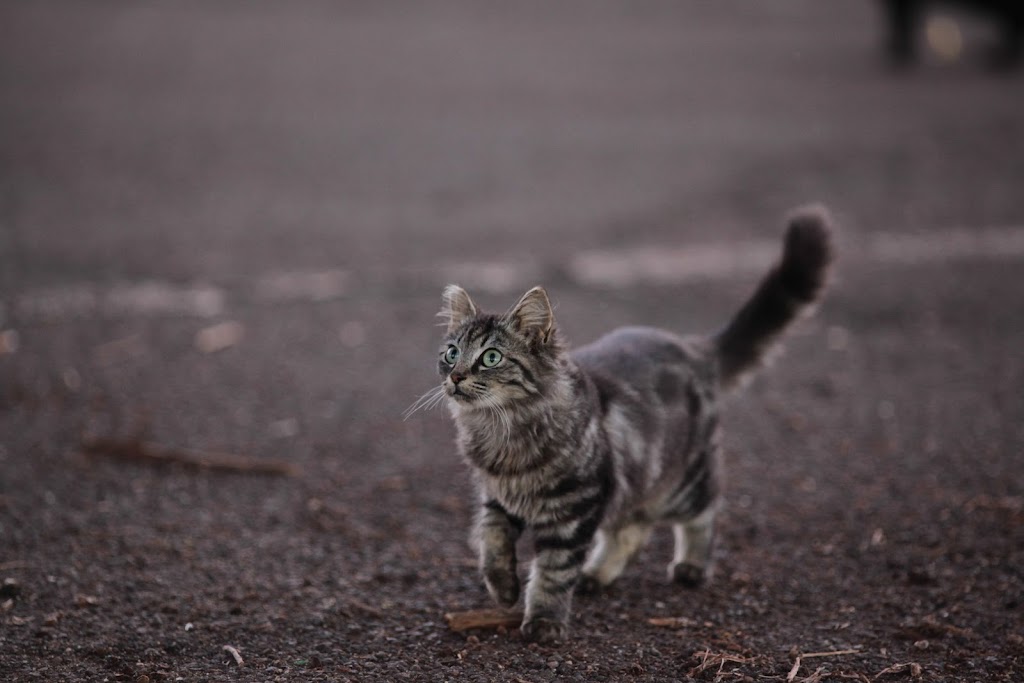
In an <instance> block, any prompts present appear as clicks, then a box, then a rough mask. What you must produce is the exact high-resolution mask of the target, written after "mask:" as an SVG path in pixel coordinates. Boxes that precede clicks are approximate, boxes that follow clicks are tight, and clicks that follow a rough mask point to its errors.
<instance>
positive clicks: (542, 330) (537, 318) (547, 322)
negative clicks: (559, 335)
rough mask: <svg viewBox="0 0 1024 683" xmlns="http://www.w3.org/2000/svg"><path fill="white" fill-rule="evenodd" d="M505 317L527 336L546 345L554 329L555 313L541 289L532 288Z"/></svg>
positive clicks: (545, 293)
mask: <svg viewBox="0 0 1024 683" xmlns="http://www.w3.org/2000/svg"><path fill="white" fill-rule="evenodd" d="M505 317H506V318H507V319H508V320H510V321H511V322H512V325H513V326H514V327H515V328H516V329H517V330H519V331H520V332H522V333H523V334H525V335H527V336H534V337H536V338H537V339H539V340H540V341H541V342H542V343H544V344H546V343H547V342H548V341H549V340H550V339H551V333H552V332H553V331H554V329H555V312H554V311H553V310H551V302H550V301H549V300H548V294H547V292H545V291H544V288H543V287H534V288H533V289H531V290H530V291H529V292H527V293H526V294H524V295H523V298H522V299H520V300H519V303H517V304H516V305H515V306H513V307H512V310H511V311H509V312H508V313H507V314H506V315H505Z"/></svg>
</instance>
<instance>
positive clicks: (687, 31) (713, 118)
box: [0, 0, 1024, 291]
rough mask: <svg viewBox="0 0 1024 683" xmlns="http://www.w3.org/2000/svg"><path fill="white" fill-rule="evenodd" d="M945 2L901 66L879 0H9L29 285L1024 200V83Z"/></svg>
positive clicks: (11, 235)
mask: <svg viewBox="0 0 1024 683" xmlns="http://www.w3.org/2000/svg"><path fill="white" fill-rule="evenodd" d="M943 16H945V17H946V18H945V19H944V21H945V23H941V24H940V26H939V28H938V29H936V28H935V23H934V20H931V21H927V22H926V21H922V22H921V25H920V26H919V27H918V33H919V43H920V50H919V64H918V66H917V68H916V69H913V70H907V71H905V72H897V73H889V72H888V70H887V68H886V61H885V49H884V47H885V44H886V41H887V40H888V38H887V35H888V31H889V30H888V28H887V27H886V22H885V21H884V14H883V12H882V10H881V6H880V5H879V4H876V3H871V2H841V3H827V4H825V3H819V2H813V1H807V2H788V3H784V4H782V5H777V4H773V5H769V6H763V7H762V6H743V7H742V9H740V8H738V7H737V6H735V5H733V4H732V3H725V4H722V3H715V4H714V5H713V6H705V5H704V4H702V3H686V2H675V1H671V2H669V1H665V2H661V1H653V2H643V3H615V2H611V3H609V2H591V1H587V2H567V3H559V4H558V6H556V7H548V6H547V5H546V4H543V3H530V2H528V3H525V4H521V3H516V4H515V5H508V4H507V3H496V2H483V3H475V2H474V3H463V2H440V3H431V5H430V6H422V7H421V6H418V5H412V6H410V5H408V3H392V2H376V3H362V2H352V3H329V2H323V3H318V2H306V3H298V4H295V3H288V4H282V3H274V2H268V3H264V2H226V3H217V4H215V5H210V4H209V3H198V2H184V3H173V4H159V3H122V2H101V3H88V4H83V3H75V2H54V1H51V0H44V1H41V2H24V1H18V0H15V1H12V2H9V3H4V6H3V8H2V9H0V32H2V33H0V98H2V107H0V117H2V118H0V164H2V166H0V178H2V183H3V185H2V196H0V201H2V204H0V220H2V227H3V232H4V238H3V242H2V246H0V249H2V252H0V253H2V258H3V273H4V274H3V279H2V283H0V286H2V287H3V288H4V289H5V290H7V291H10V290H13V289H18V288H22V287H30V286H31V287H37V286H46V285H50V284H53V283H55V282H65V281H69V280H84V281H96V280H99V281H107V280H113V279H127V280H135V279H139V278H149V277H154V278H161V279H170V280H175V281H183V280H186V281H187V280H193V279H205V280H210V281H214V282H227V281H234V280H236V279H243V280H244V279H245V278H252V277H256V276H261V275H265V274H267V273H268V272H270V271H289V270H295V269H323V268H334V267H344V268H354V269H374V268H383V269H394V268H409V267H417V266H423V265H426V266H430V265H434V264H437V263H438V260H439V259H453V260H459V261H462V260H474V259H486V260H505V259H518V258H523V257H529V256H530V255H533V254H537V253H538V252H540V251H543V252H544V253H545V254H546V255H547V256H549V257H550V258H553V259H556V260H557V259H558V258H560V257H564V256H565V255H566V254H569V253H572V252H573V250H575V249H578V248H579V247H581V246H582V245H587V246H599V245H621V244H635V243H656V244H660V243H664V242H672V243H686V242H689V241H693V240H701V241H703V240H713V239H721V240H728V239H734V238H737V237H744V236H751V235H760V234H762V233H763V232H764V231H765V230H766V229H769V230H774V225H775V223H773V221H775V220H777V217H778V216H779V215H780V213H781V212H783V211H785V210H786V209H788V208H789V207H790V206H792V205H794V204H796V203H800V202H804V201H807V200H808V199H819V200H823V201H826V202H827V203H829V204H830V205H831V206H832V207H833V208H834V210H835V211H837V212H838V213H839V214H840V215H842V216H843V218H844V224H845V226H846V229H847V230H849V231H853V232H859V231H873V230H880V229H883V228H884V229H887V230H893V229H895V230H903V229H921V230H923V229H934V228H938V227H948V226H965V225H966V226H973V225H992V224H1004V223H1007V222H1013V221H1017V220H1019V219H1020V203H1019V201H1018V194H1019V192H1018V187H1019V179H1020V178H1021V177H1022V171H1024V169H1022V164H1024V161H1022V155H1021V154H1020V150H1021V149H1022V148H1024V142H1022V140H1024V130H1022V129H1024V120H1022V117H1021V116H1020V114H1021V94H1020V93H1021V84H1020V78H1019V75H1013V74H1012V73H1011V74H1009V75H1007V74H1003V75H1002V76H999V75H992V74H991V73H990V72H989V71H988V69H987V67H986V64H985V54H986V51H988V50H990V49H992V48H993V47H994V46H995V45H996V44H997V43H998V40H999V33H998V28H997V25H996V23H995V22H993V21H990V20H989V19H988V18H987V17H985V16H982V15H980V14H969V13H966V14H965V13H961V14H959V15H950V14H949V13H948V12H947V13H946V14H945V15H943ZM949 17H953V18H955V19H956V20H955V21H951V20H950V18H949ZM941 21H943V19H942V18H941V17H940V22H941ZM961 27H962V28H961ZM951 31H952V32H953V33H952V34H951ZM933 34H934V35H937V36H939V38H936V39H934V40H931V39H930V37H931V36H932V35H933ZM951 36H952V37H951ZM936 41H938V42H936ZM958 41H959V42H958ZM933 43H934V44H935V45H938V46H939V47H938V48H935V47H933V46H932V44H933Z"/></svg>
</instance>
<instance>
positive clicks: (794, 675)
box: [786, 657, 800, 683]
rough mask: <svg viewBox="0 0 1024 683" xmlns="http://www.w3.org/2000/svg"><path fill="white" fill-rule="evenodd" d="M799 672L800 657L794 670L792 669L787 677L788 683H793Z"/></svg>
mask: <svg viewBox="0 0 1024 683" xmlns="http://www.w3.org/2000/svg"><path fill="white" fill-rule="evenodd" d="M798 671H800V657H797V658H796V661H795V662H793V668H792V669H790V670H789V673H788V674H787V675H786V683H793V679H794V678H796V674H797V672H798Z"/></svg>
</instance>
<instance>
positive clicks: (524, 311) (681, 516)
mask: <svg viewBox="0 0 1024 683" xmlns="http://www.w3.org/2000/svg"><path fill="white" fill-rule="evenodd" d="M832 256H833V249H832V241H831V228H830V219H829V216H828V214H827V212H826V211H825V210H824V209H823V208H821V207H806V208H803V209H801V210H798V211H796V212H794V213H793V214H792V215H791V217H790V218H789V221H788V229H787V232H786V236H785V240H784V247H783V253H782V258H781V260H780V261H779V263H778V264H777V265H776V266H775V267H774V268H772V270H771V271H770V272H769V273H768V274H767V276H766V277H765V278H764V279H763V281H762V282H761V284H760V286H759V287H758V289H757V290H756V291H755V293H754V294H753V296H752V297H751V298H750V300H749V301H748V302H747V303H746V304H745V305H744V306H743V307H742V308H741V309H740V310H739V312H738V313H737V314H736V315H735V317H734V318H733V319H732V322H730V323H729V324H728V325H727V326H726V327H725V328H724V329H723V330H722V331H721V332H719V333H717V334H713V335H708V336H692V337H679V336H676V335H675V334H673V333H671V332H667V331H663V330H659V329H654V328H648V327H625V328H620V329H617V330H615V331H613V332H611V333H610V334H607V335H605V336H603V337H601V338H599V339H598V340H597V341H595V342H593V343H591V344H589V345H587V346H583V347H581V348H578V349H576V350H575V351H572V352H570V351H569V350H568V349H567V348H566V345H565V344H564V343H563V341H562V339H561V337H560V335H559V331H558V328H557V326H556V324H555V318H554V313H553V311H552V307H551V303H550V301H549V299H548V296H547V294H546V292H545V290H544V289H543V288H541V287H534V288H533V289H531V290H529V291H528V292H526V294H524V295H523V297H522V298H521V299H520V300H519V302H518V303H517V304H516V305H515V306H513V307H512V308H511V309H510V310H509V311H508V312H506V313H504V314H500V315H499V314H491V313H484V312H481V311H480V309H479V308H477V306H476V304H475V303H474V302H473V300H472V299H471V298H470V296H469V294H467V293H466V291H465V290H463V289H462V288H461V287H458V286H457V285H449V286H448V287H447V288H446V289H445V290H444V294H443V306H442V309H441V312H440V313H439V315H440V316H441V317H443V319H444V323H443V325H444V326H445V328H446V331H445V335H444V340H443V342H442V344H441V347H440V357H439V358H438V364H437V368H438V372H439V374H440V376H441V378H442V384H441V386H440V387H436V388H435V389H434V390H433V391H432V392H429V393H428V394H427V395H425V396H424V399H422V400H421V401H420V402H419V403H418V404H414V406H413V408H412V409H413V410H415V409H416V408H417V407H418V406H419V405H423V404H431V403H433V404H436V403H438V402H440V401H442V400H447V403H448V406H449V409H450V412H451V415H452V417H453V419H454V421H455V425H456V429H457V443H458V449H459V451H460V452H461V455H462V456H463V457H464V458H465V460H467V461H468V463H469V464H470V465H471V466H472V468H471V470H472V472H473V474H474V478H475V481H476V484H477V488H478V491H479V503H480V504H479V508H478V514H477V519H476V524H475V530H474V539H475V543H476V546H477V548H478V550H479V562H480V569H481V573H482V574H483V580H484V584H485V586H486V588H487V591H488V592H489V593H490V595H491V596H492V597H493V598H494V600H496V601H497V602H498V603H500V604H501V605H505V606H512V605H514V604H516V603H517V602H518V600H519V597H520V580H519V577H518V575H517V573H516V567H517V558H516V542H517V540H518V539H519V537H520V535H522V534H523V532H524V531H525V530H527V529H529V530H530V531H531V532H532V535H533V544H534V550H535V557H534V559H533V562H532V567H531V569H530V574H529V580H528V582H527V584H526V594H525V610H524V617H523V620H522V624H521V626H520V630H521V632H522V635H523V636H524V637H525V638H526V639H527V640H533V641H557V640H561V639H563V638H565V637H566V635H567V628H568V621H569V614H570V607H571V601H572V597H573V593H574V590H575V589H576V588H577V585H581V586H582V588H583V589H590V590H594V589H596V588H600V587H603V586H607V585H608V584H610V583H611V582H613V581H614V580H615V579H616V578H617V577H618V576H619V575H620V574H621V573H622V571H623V569H624V568H625V566H626V563H627V561H628V560H629V559H630V558H631V557H632V556H633V555H634V554H635V553H636V552H637V550H639V549H640V548H641V547H642V546H643V545H644V543H645V542H646V541H647V539H648V537H649V536H650V534H651V530H652V528H653V527H654V526H655V524H658V523H668V524H670V525H671V526H672V530H673V534H674V537H675V550H674V554H673V559H672V562H671V563H670V564H669V567H668V573H669V578H670V579H671V580H674V581H676V582H679V583H681V584H684V585H687V586H696V585H699V584H700V583H702V582H703V581H704V580H705V579H706V578H707V577H708V574H709V570H710V562H711V548H712V542H713V537H714V521H715V513H716V510H717V508H718V499H719V492H720V483H719V469H720V466H719V398H720V396H721V395H722V394H723V393H725V392H726V391H728V390H729V389H731V388H734V387H737V386H738V385H740V384H741V383H742V382H743V380H744V378H745V377H746V376H747V375H748V374H750V373H751V372H752V371H753V370H755V369H756V368H757V367H758V366H759V365H760V364H761V362H762V361H763V360H764V358H765V356H766V353H767V352H768V351H769V350H770V348H771V347H772V346H773V345H774V342H776V341H777V339H778V337H779V336H780V333H781V332H782V331H783V330H784V329H785V328H786V327H787V326H788V325H789V324H790V322H792V321H793V320H794V319H796V318H797V317H798V316H799V315H800V314H801V313H803V312H805V311H807V310H808V309H809V308H811V307H812V306H813V305H814V304H815V303H816V302H817V301H818V300H819V298H820V296H821V294H822V292H823V290H824V288H825V285H826V279H827V275H828V272H829V267H830V263H831V261H832Z"/></svg>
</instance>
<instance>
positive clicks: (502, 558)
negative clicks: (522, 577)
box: [474, 500, 523, 606]
mask: <svg viewBox="0 0 1024 683" xmlns="http://www.w3.org/2000/svg"><path fill="white" fill-rule="evenodd" d="M522 532H523V521H522V520H521V519H519V518H518V517H514V516H513V515H510V514H509V513H508V512H507V511H506V510H505V508H503V507H502V506H501V504H500V503H498V502H497V501H496V500H488V501H487V502H486V503H484V505H483V507H481V508H480V513H479V515H478V516H477V523H476V529H475V530H474V536H475V538H476V541H477V547H478V549H479V552H480V571H481V573H482V574H483V576H484V585H486V586H487V592H488V593H490V594H491V597H492V598H494V600H495V601H496V602H497V603H498V604H500V605H505V606H512V605H514V604H516V601H517V600H519V577H518V576H516V541H517V540H518V539H519V536H520V534H522Z"/></svg>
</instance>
